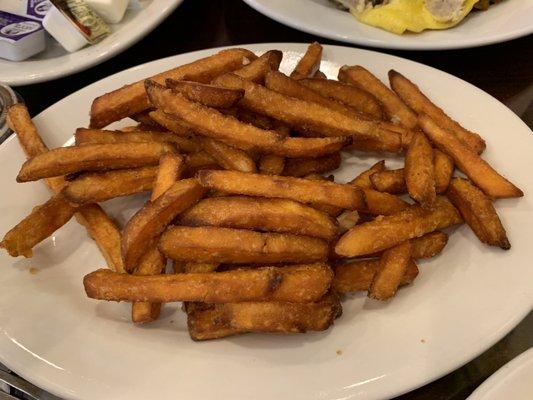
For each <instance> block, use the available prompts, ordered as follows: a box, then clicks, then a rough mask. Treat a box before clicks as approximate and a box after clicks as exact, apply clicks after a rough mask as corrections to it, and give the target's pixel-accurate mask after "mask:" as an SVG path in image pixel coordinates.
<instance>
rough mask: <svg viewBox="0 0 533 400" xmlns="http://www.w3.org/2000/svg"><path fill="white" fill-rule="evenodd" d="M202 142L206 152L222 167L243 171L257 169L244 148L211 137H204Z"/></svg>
mask: <svg viewBox="0 0 533 400" xmlns="http://www.w3.org/2000/svg"><path fill="white" fill-rule="evenodd" d="M200 142H201V144H202V147H203V149H204V150H205V152H206V153H207V154H209V155H210V156H211V157H213V159H214V160H215V161H216V163H217V164H219V165H220V166H221V167H222V168H225V169H233V170H236V171H242V172H255V171H256V170H257V169H256V167H255V162H254V160H253V159H252V158H251V157H250V156H249V155H248V154H247V153H246V152H245V151H243V150H240V149H237V148H235V147H232V146H229V145H227V144H224V143H222V142H219V141H218V140H214V139H211V138H202V139H201V140H200Z"/></svg>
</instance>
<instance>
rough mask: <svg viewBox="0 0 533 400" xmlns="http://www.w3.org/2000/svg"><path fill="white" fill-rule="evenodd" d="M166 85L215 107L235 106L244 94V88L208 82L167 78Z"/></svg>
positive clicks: (193, 99)
mask: <svg viewBox="0 0 533 400" xmlns="http://www.w3.org/2000/svg"><path fill="white" fill-rule="evenodd" d="M165 83H166V86H167V87H168V88H170V89H172V90H175V91H177V92H178V93H181V94H183V95H184V96H185V97H186V98H187V99H189V100H191V101H195V102H197V103H201V104H203V105H205V106H209V107H215V108H229V107H233V106H234V105H235V104H236V103H237V102H238V101H239V100H240V99H242V98H243V96H244V90H242V89H228V88H224V87H220V86H216V85H210V84H207V83H199V82H191V81H177V80H175V79H167V80H166V81H165Z"/></svg>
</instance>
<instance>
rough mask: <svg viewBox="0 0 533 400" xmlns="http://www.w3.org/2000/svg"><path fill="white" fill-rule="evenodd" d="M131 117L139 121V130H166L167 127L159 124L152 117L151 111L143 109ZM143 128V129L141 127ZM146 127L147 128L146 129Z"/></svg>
mask: <svg viewBox="0 0 533 400" xmlns="http://www.w3.org/2000/svg"><path fill="white" fill-rule="evenodd" d="M130 118H131V119H132V120H134V121H137V122H138V123H139V125H137V130H141V131H143V130H148V131H164V130H165V129H164V128H163V127H162V126H161V125H159V124H158V123H157V122H155V121H154V120H153V119H152V117H150V111H149V110H146V111H142V112H140V113H138V114H134V115H131V116H130ZM139 128H143V129H139ZM144 128H146V129H144Z"/></svg>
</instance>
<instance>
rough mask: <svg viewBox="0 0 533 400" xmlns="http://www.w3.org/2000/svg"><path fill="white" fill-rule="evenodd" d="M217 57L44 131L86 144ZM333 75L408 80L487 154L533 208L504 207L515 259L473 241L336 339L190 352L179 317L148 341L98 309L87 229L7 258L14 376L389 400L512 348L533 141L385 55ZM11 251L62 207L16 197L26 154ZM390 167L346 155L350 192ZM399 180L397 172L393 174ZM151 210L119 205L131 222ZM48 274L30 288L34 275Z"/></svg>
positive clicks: (55, 388) (344, 321)
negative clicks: (117, 109)
mask: <svg viewBox="0 0 533 400" xmlns="http://www.w3.org/2000/svg"><path fill="white" fill-rule="evenodd" d="M246 47H247V48H249V49H251V50H253V51H256V52H263V51H265V50H267V49H271V48H277V49H281V50H284V51H285V57H284V60H283V63H282V66H281V69H282V70H283V71H285V72H288V71H290V70H291V68H292V67H293V66H294V64H295V62H296V60H297V59H298V57H299V56H300V55H301V53H302V52H303V51H304V50H305V48H306V45H304V44H261V45H249V46H246ZM215 51H216V50H204V51H200V52H195V53H189V54H182V55H178V56H175V57H170V58H166V59H162V60H158V61H154V62H151V63H148V64H145V65H141V66H138V67H135V68H132V69H129V70H126V71H123V72H121V73H118V74H115V75H112V76H110V77H108V78H106V79H104V80H101V81H99V82H96V83H94V84H92V85H90V86H88V87H86V88H84V89H82V90H80V91H78V92H76V93H74V94H72V95H70V96H68V97H66V98H65V99H63V100H61V101H59V102H58V103H56V104H55V105H53V106H51V107H50V108H48V109H47V110H46V111H44V112H42V113H41V114H40V115H38V116H37V117H36V118H35V122H36V124H37V126H38V128H39V129H40V131H41V132H42V134H43V136H44V138H45V140H46V142H47V143H48V144H49V145H50V146H61V145H63V144H64V143H66V142H68V141H70V140H71V139H72V134H73V133H74V131H75V129H76V128H77V127H79V126H86V125H87V124H88V122H89V119H88V110H89V106H90V104H91V101H92V99H93V98H94V97H96V96H98V95H100V94H102V93H104V92H107V91H109V90H112V89H114V88H117V87H120V86H122V85H124V84H126V83H130V82H133V81H135V80H138V79H141V78H143V77H147V76H150V75H153V74H155V73H157V72H160V71H163V70H165V69H168V68H169V67H174V66H176V65H178V64H182V63H186V62H190V61H192V60H195V59H197V58H199V57H203V56H206V55H209V54H212V53H213V52H215ZM323 58H324V62H323V64H322V68H321V69H322V70H323V71H324V72H326V74H328V75H329V76H330V77H334V76H335V75H336V73H337V69H338V68H339V66H341V65H343V64H355V63H359V64H361V65H363V66H365V67H367V68H369V69H370V70H372V71H374V72H375V73H376V74H377V75H378V76H379V77H381V78H382V79H384V78H385V77H386V73H387V71H388V70H389V69H390V68H394V69H396V70H398V71H400V72H401V73H403V74H405V75H406V76H408V77H409V78H411V79H413V80H414V81H415V82H416V83H417V84H418V85H420V87H421V89H422V90H423V91H425V92H426V93H428V94H429V96H430V97H432V98H433V99H434V100H435V101H436V102H437V104H439V105H441V106H442V107H443V108H444V109H445V110H447V111H449V113H450V114H451V116H452V117H454V118H456V119H458V120H459V121H460V122H461V123H463V124H464V125H465V126H466V127H467V128H469V129H473V130H475V131H478V132H480V133H481V134H482V135H483V137H485V138H486V139H487V143H488V147H487V150H486V152H485V154H484V157H486V158H487V159H488V160H489V161H490V162H491V163H492V164H493V165H494V166H495V167H496V168H497V169H498V170H499V171H501V172H502V173H503V174H504V175H506V176H509V177H511V178H512V180H513V182H515V183H516V184H517V185H518V186H520V187H521V188H522V189H523V190H524V192H525V193H526V195H529V196H528V197H525V198H522V199H513V200H500V201H498V210H499V212H500V214H501V217H502V221H503V223H504V225H505V226H506V227H507V228H508V234H509V239H510V241H511V243H512V246H513V248H512V249H511V250H510V251H507V252H504V251H502V250H498V249H493V248H489V247H487V246H484V245H482V244H481V243H479V241H478V240H477V238H476V237H475V236H474V235H473V234H472V232H471V231H470V230H469V228H468V227H466V226H463V227H461V228H459V229H457V230H456V231H455V232H454V234H453V235H452V236H451V238H450V241H449V243H448V246H447V248H446V249H445V251H444V253H443V254H442V255H441V256H439V257H436V258H434V259H431V260H429V261H427V262H421V263H420V264H421V265H420V267H421V268H420V269H421V273H420V275H419V277H418V278H417V280H416V282H415V283H414V285H412V286H410V287H408V288H405V289H402V290H400V291H399V293H398V295H397V297H396V298H395V299H394V300H393V301H392V302H390V304H381V303H380V304H377V303H376V302H374V301H370V300H368V299H367V298H366V297H365V296H364V295H363V294H357V295H353V296H349V298H348V299H347V301H345V302H344V304H343V305H344V313H343V315H342V317H341V318H340V319H338V320H337V321H336V323H335V326H334V327H333V329H330V330H328V331H327V332H323V333H311V334H306V335H294V336H277V335H245V336H240V337H234V338H229V339H224V340H219V341H211V342H204V343H195V342H192V341H191V340H190V338H189V335H188V333H187V328H186V321H185V318H184V314H183V313H182V312H181V311H180V310H179V305H178V304H172V305H167V306H166V307H165V309H164V311H163V317H162V318H161V319H160V320H159V321H157V322H156V323H154V324H151V325H148V326H143V327H139V326H134V325H133V324H131V322H130V306H129V304H122V303H120V304H117V303H106V302H98V301H95V300H90V299H87V298H86V297H85V294H84V292H83V287H82V277H83V275H84V274H86V273H88V272H90V271H92V270H94V269H96V268H97V267H101V266H103V265H104V260H103V259H102V257H101V256H100V254H99V252H98V250H97V249H96V246H95V245H94V243H93V242H92V241H91V240H90V239H88V238H87V236H86V233H85V231H84V229H82V228H80V227H79V226H78V225H77V224H76V222H75V221H71V222H69V223H68V224H67V225H66V226H65V227H63V228H62V229H60V230H59V231H58V232H57V233H56V234H55V235H54V236H53V237H52V238H50V239H49V240H47V241H45V242H44V243H42V244H41V245H39V246H38V247H37V248H36V250H35V256H34V258H32V259H22V258H20V259H16V260H14V259H12V258H10V257H9V256H7V254H6V253H5V252H0V268H1V270H2V273H1V274H0V287H1V288H2V290H1V291H0V362H2V363H4V364H6V365H7V366H8V367H9V368H11V369H12V370H14V371H15V372H16V373H19V374H21V375H22V376H23V377H24V378H26V379H28V380H30V381H32V382H34V383H35V384H37V385H39V386H41V387H43V388H44V389H46V390H48V391H51V392H53V393H54V394H57V395H60V396H64V397H67V398H74V399H90V400H95V399H116V400H121V399H129V400H131V399H147V398H159V399H170V398H176V397H177V396H179V397H182V398H186V399H203V400H204V399H205V400H209V399H217V400H218V399H245V398H253V399H256V400H266V399H268V400H271V399H273V398H276V399H291V400H304V399H305V400H312V399H315V400H318V399H321V400H326V399H328V400H332V399H340V398H344V399H378V398H390V397H393V396H395V395H398V394H401V393H403V392H406V391H409V390H412V389H414V388H416V387H418V386H421V385H423V384H425V383H427V382H429V381H431V380H434V379H436V378H438V377H440V376H442V375H444V374H446V373H447V372H449V371H451V370H454V369H456V368H457V367H459V366H461V365H462V364H464V363H466V362H467V361H469V360H471V359H472V358H474V357H475V356H477V355H478V354H480V353H481V352H482V351H484V350H486V349H487V348H489V347H490V346H491V345H492V344H494V343H495V342H496V341H497V340H499V339H500V338H501V337H503V336H504V335H505V334H506V333H507V332H509V331H510V330H511V329H512V328H513V327H514V326H515V325H516V324H517V323H518V322H519V321H520V320H521V319H522V318H523V317H524V316H525V315H526V314H527V313H528V312H529V311H530V310H531V308H532V304H533V287H532V285H531V282H532V280H533V269H532V268H531V253H532V250H531V237H532V236H533V231H532V226H533V200H532V197H531V193H533V175H532V174H531V172H530V170H531V161H530V160H531V157H530V156H531V154H532V153H533V137H532V136H531V131H530V130H529V129H528V128H527V126H526V125H525V124H524V123H523V122H522V121H521V120H520V119H519V118H518V117H517V116H516V115H514V114H513V113H512V112H511V111H510V110H508V109H507V108H506V107H505V106H503V105H502V104H501V103H500V102H498V101H497V100H495V99H494V98H492V97H491V96H489V95H487V94H486V93H484V92H482V91H481V90H479V89H477V88H475V87H473V86H471V85H470V84H468V83H466V82H464V81H461V80H459V79H457V78H455V77H453V76H451V75H448V74H445V73H443V72H441V71H438V70H435V69H432V68H429V67H426V66H423V65H421V64H417V63H414V62H411V61H408V60H405V59H400V58H397V57H392V56H389V55H385V54H380V53H375V52H370V51H365V50H358V49H353V48H345V47H338V46H325V47H324V56H323ZM0 158H1V159H2V163H3V168H2V169H1V170H0V185H1V187H2V194H3V195H2V196H1V197H0V215H2V218H1V220H0V235H3V234H4V233H5V232H6V231H7V230H8V229H9V228H10V227H12V226H13V225H14V224H16V223H17V222H18V221H19V220H20V219H21V218H22V217H23V216H25V215H26V214H27V213H28V212H29V210H30V209H31V208H32V207H33V206H34V205H36V204H38V203H40V202H43V201H45V199H46V198H47V197H48V192H47V190H46V188H45V187H44V185H43V184H42V183H40V182H36V183H26V184H16V183H15V176H16V174H17V172H18V170H19V168H20V165H21V164H22V162H23V161H24V155H23V153H22V151H21V150H20V148H19V146H18V143H17V139H16V138H15V137H11V138H10V139H9V140H7V141H6V142H5V143H4V144H2V145H1V146H0ZM377 160H378V159H377V158H374V157H369V156H358V155H347V156H346V157H345V162H344V164H343V165H344V166H343V168H342V169H341V170H339V171H338V173H337V174H336V176H337V178H338V179H339V180H347V179H350V178H352V177H353V176H354V175H356V174H357V173H359V172H360V171H362V170H363V169H365V168H367V167H369V166H370V165H371V164H372V163H374V162H376V161H377ZM387 163H388V165H390V166H391V167H396V166H398V165H399V163H398V162H397V161H396V160H392V161H391V162H389V161H387ZM143 201H144V197H142V196H137V197H131V198H127V199H118V200H115V201H112V202H109V203H107V204H105V207H106V209H107V210H109V211H111V212H112V213H113V214H114V215H117V216H118V219H119V221H120V222H124V221H125V218H126V217H127V216H129V215H131V213H132V212H133V211H134V210H135V208H136V207H139V206H140V205H141V204H142V202H143ZM31 267H33V268H36V269H37V270H38V273H36V274H31V273H30V272H29V271H30V268H31Z"/></svg>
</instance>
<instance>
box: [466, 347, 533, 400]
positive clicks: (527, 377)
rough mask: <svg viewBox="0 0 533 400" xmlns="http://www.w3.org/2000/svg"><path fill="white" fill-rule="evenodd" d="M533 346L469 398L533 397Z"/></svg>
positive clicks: (511, 399)
mask: <svg viewBox="0 0 533 400" xmlns="http://www.w3.org/2000/svg"><path fill="white" fill-rule="evenodd" d="M532 378H533V348H531V349H529V350H527V351H525V352H524V353H522V354H520V355H519V356H518V357H516V358H514V359H513V360H511V361H509V362H508V363H507V364H505V365H504V366H503V367H501V368H500V369H499V370H498V371H496V372H495V373H494V374H493V375H491V376H490V377H489V378H488V379H487V380H486V381H485V382H483V384H482V385H481V386H480V387H478V388H477V389H476V390H475V391H474V393H472V394H471V395H470V397H468V400H500V399H506V400H523V399H531V398H532V397H533V379H532Z"/></svg>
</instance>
